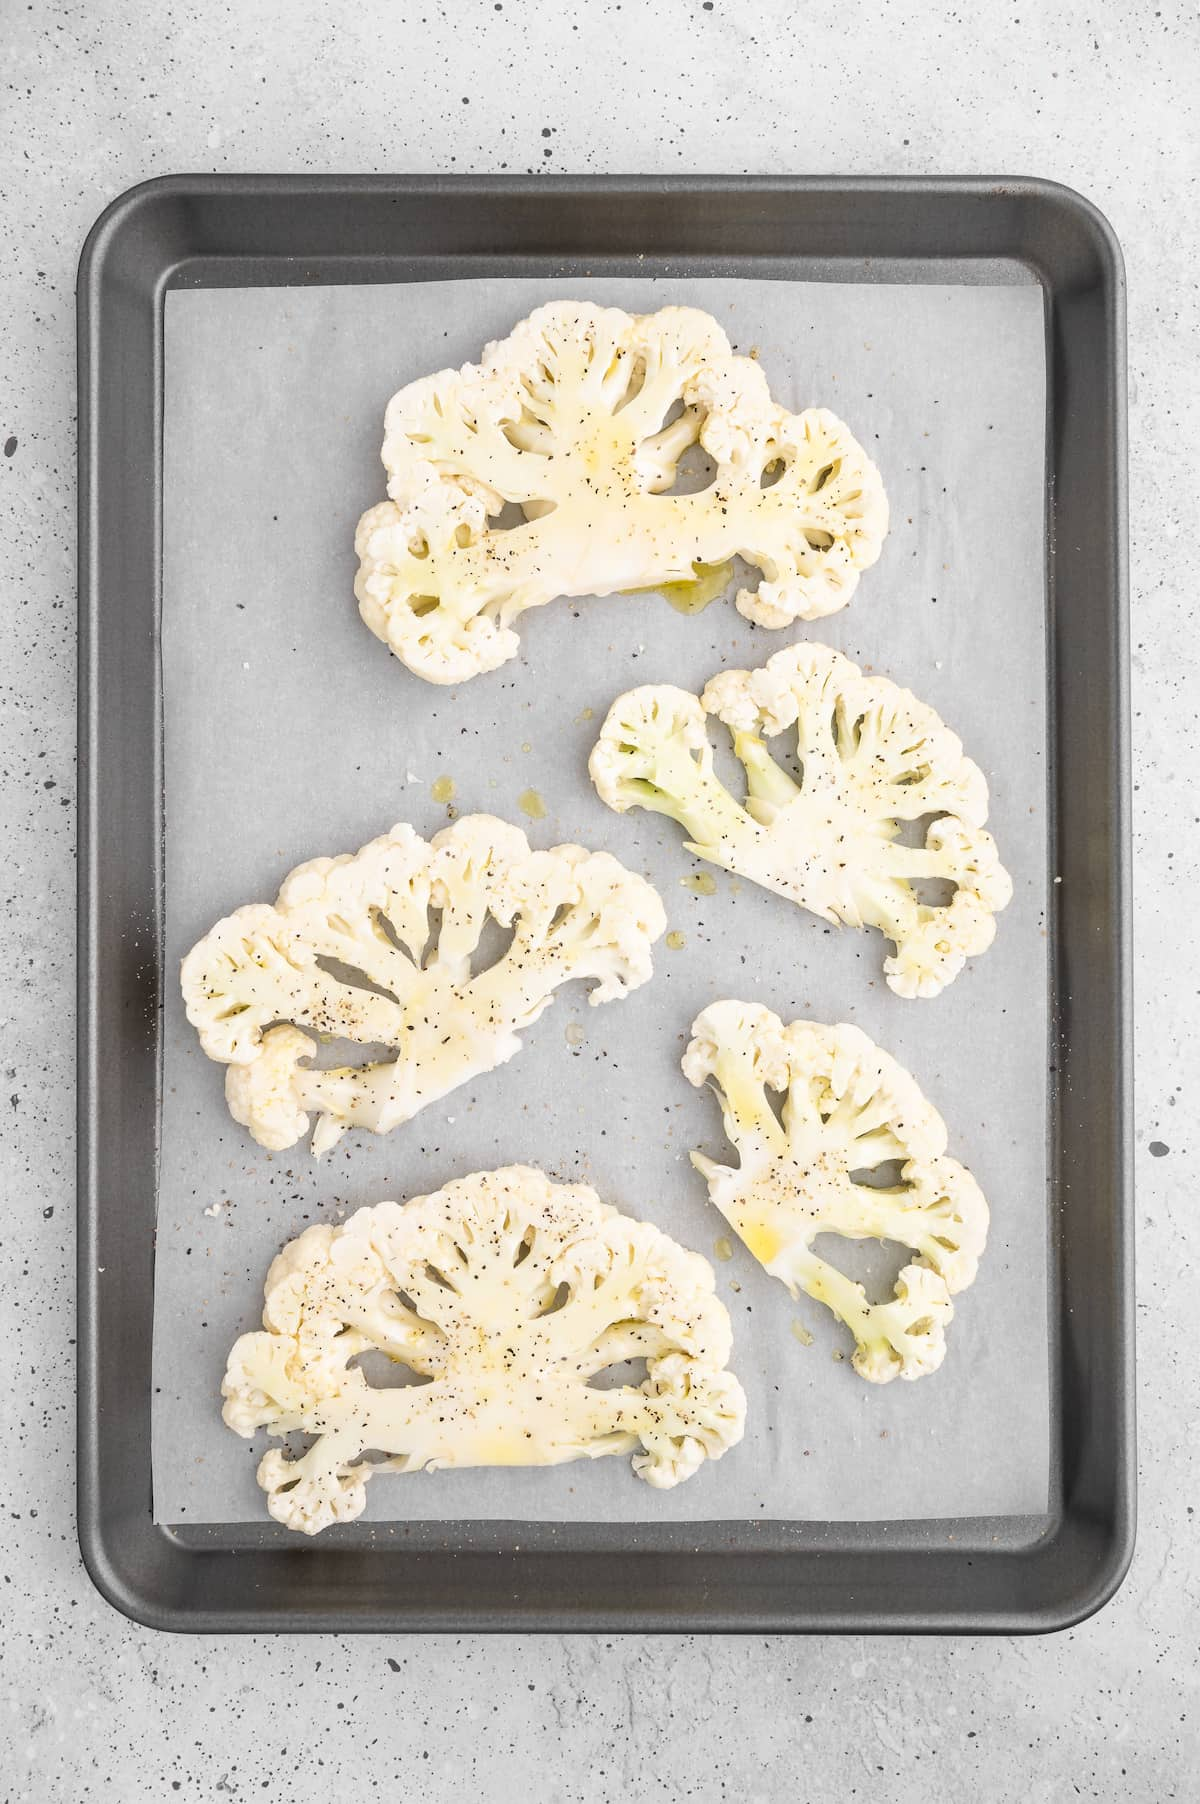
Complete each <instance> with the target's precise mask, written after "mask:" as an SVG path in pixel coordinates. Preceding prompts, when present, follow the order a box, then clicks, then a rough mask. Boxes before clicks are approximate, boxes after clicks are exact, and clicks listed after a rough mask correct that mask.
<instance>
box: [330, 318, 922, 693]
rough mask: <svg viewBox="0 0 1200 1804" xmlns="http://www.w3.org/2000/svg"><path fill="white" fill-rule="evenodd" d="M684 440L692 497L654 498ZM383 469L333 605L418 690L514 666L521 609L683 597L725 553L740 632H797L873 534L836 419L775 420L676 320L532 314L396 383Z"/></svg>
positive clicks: (850, 444) (883, 521)
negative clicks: (698, 466) (703, 483)
mask: <svg viewBox="0 0 1200 1804" xmlns="http://www.w3.org/2000/svg"><path fill="white" fill-rule="evenodd" d="M696 445H699V446H700V448H701V449H702V451H703V452H705V453H706V454H707V456H708V457H709V458H710V459H711V460H712V462H713V463H714V464H715V466H716V474H715V476H714V477H713V479H712V482H711V485H710V486H709V487H708V488H706V489H704V490H703V491H701V492H697V493H690V494H679V493H677V494H668V493H667V492H666V491H668V490H670V489H671V488H672V485H673V484H674V483H675V481H676V476H677V471H678V466H679V460H680V458H681V457H683V455H684V453H685V452H687V451H689V450H690V449H691V447H693V446H696ZM383 462H384V465H385V466H386V469H387V472H388V494H389V495H390V497H391V499H390V501H386V502H384V503H382V504H381V505H380V506H378V507H373V508H371V509H370V511H369V512H368V513H366V514H364V515H363V517H362V520H361V521H360V523H359V527H358V535H357V539H356V550H357V552H358V556H359V559H360V568H359V572H358V577H357V581H356V584H355V592H356V594H357V596H358V600H359V605H360V608H361V612H362V617H363V619H364V620H365V621H366V623H367V625H368V626H369V627H370V628H371V631H372V632H373V633H375V634H377V635H378V637H379V638H380V639H382V640H383V641H384V643H385V644H386V645H389V646H390V647H391V649H392V650H393V651H394V652H395V653H396V655H397V657H399V658H401V659H403V661H404V663H405V664H407V665H408V667H409V669H410V670H414V671H416V673H417V674H418V676H422V677H425V678H427V679H428V680H429V681H430V682H433V683H458V682H462V681H465V680H466V678H468V677H472V676H476V675H478V674H479V673H480V672H482V671H486V670H495V669H496V667H497V666H498V665H500V664H503V663H504V662H505V661H506V660H507V659H509V658H512V657H515V655H516V653H517V650H518V640H517V635H516V633H515V632H514V631H513V623H514V622H515V621H516V620H517V619H518V617H519V616H520V615H521V614H523V613H524V612H525V610H526V609H527V608H537V607H541V606H542V605H543V604H544V603H545V602H548V601H553V600H554V598H555V597H556V596H580V595H611V594H613V593H614V592H616V591H627V590H636V589H642V588H647V587H654V588H658V587H662V586H663V585H675V584H679V583H687V582H691V581H694V580H695V579H696V576H697V568H696V567H697V566H698V565H717V564H722V563H724V562H725V561H726V560H728V559H730V558H732V557H734V556H735V555H740V556H741V557H742V558H744V559H745V560H746V562H747V563H749V564H752V565H754V566H755V567H756V568H757V569H758V570H760V571H761V572H762V577H763V580H762V583H761V584H760V586H759V588H758V589H757V591H750V590H743V591H742V593H741V594H739V596H738V598H737V605H738V607H739V608H740V609H741V611H742V613H743V614H745V615H746V616H747V617H748V618H749V619H751V620H756V621H758V622H759V623H760V624H761V625H764V626H785V625H787V624H788V623H789V622H790V621H793V620H815V619H816V618H818V616H820V615H822V614H828V613H831V612H832V611H833V610H834V609H835V608H840V607H843V606H844V605H845V603H846V602H847V601H849V599H850V597H851V595H852V593H853V591H854V588H855V585H856V584H857V582H858V576H859V572H860V571H861V570H865V569H866V568H867V567H868V566H869V565H871V564H873V563H874V562H875V560H876V558H877V557H878V556H879V551H880V547H881V545H882V543H883V538H884V534H885V533H886V531H887V500H886V498H885V496H884V492H883V487H882V484H881V482H880V478H879V473H878V471H877V470H876V469H875V466H874V465H873V464H872V463H871V462H870V460H869V459H868V457H867V456H866V454H865V452H864V451H863V449H862V447H861V446H860V445H859V444H857V443H856V442H855V440H854V439H853V438H852V437H851V435H850V433H849V432H848V431H847V429H846V427H845V426H844V425H843V424H842V422H841V421H840V420H838V419H836V418H835V417H834V415H833V414H831V413H828V412H826V411H825V410H824V409H823V408H811V409H809V410H808V411H806V412H804V413H800V414H791V413H788V412H786V411H785V410H784V409H783V408H782V407H779V406H777V405H776V403H775V402H773V401H772V399H771V396H770V393H769V391H768V388H767V382H766V377H765V376H764V375H763V372H762V370H761V369H760V368H759V366H758V364H757V363H754V362H752V361H751V360H750V359H749V358H746V357H735V356H734V355H733V352H732V351H731V349H730V346H729V341H728V339H727V338H726V336H725V334H724V333H723V332H722V330H721V328H720V327H719V326H718V325H717V323H716V321H715V320H714V319H712V318H710V316H709V315H708V314H707V313H701V312H698V311H697V310H695V309H694V308H689V307H664V308H663V309H662V311H661V312H659V313H651V314H643V315H638V316H631V315H629V314H627V313H622V312H621V311H620V310H619V309H618V308H615V307H595V306H592V305H590V304H588V303H586V302H581V301H557V302H553V303H551V304H550V305H549V306H545V307H540V308H539V309H538V310H537V312H536V313H533V314H531V315H530V317H529V318H528V319H525V320H522V321H521V322H520V323H519V324H518V325H517V326H515V327H514V328H513V331H512V332H511V333H510V335H509V336H508V337H507V338H505V339H501V340H500V341H499V342H498V343H496V344H492V345H489V346H488V347H487V349H486V350H485V352H484V355H483V360H482V362H481V363H478V364H467V365H465V366H464V367H463V368H462V369H461V370H442V371H440V372H439V373H438V374H437V375H434V376H427V377H424V378H423V379H422V380H421V381H419V382H413V383H410V384H409V386H408V387H407V388H403V389H401V390H400V392H399V394H397V395H395V396H394V397H393V399H392V401H391V402H390V404H389V406H388V410H387V419H386V425H385V438H384V445H383ZM505 508H513V509H515V510H517V511H518V513H519V516H520V517H519V519H518V521H517V523H515V524H510V523H508V522H507V521H504V522H502V521H501V520H500V518H499V516H500V515H501V513H502V511H503V510H504V509H505Z"/></svg>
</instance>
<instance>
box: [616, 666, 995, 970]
mask: <svg viewBox="0 0 1200 1804" xmlns="http://www.w3.org/2000/svg"><path fill="white" fill-rule="evenodd" d="M709 714H715V715H716V716H717V717H718V718H719V719H720V720H722V721H724V723H725V724H726V726H727V727H729V729H730V731H731V733H732V737H733V749H734V752H735V753H736V755H737V757H738V759H739V760H740V762H741V763H742V765H743V766H744V768H745V772H746V789H747V795H746V802H745V806H744V807H743V806H741V805H739V804H738V803H737V802H735V801H734V799H733V797H732V796H731V795H730V794H729V792H728V790H727V789H726V788H725V786H724V785H723V783H722V782H721V780H720V778H719V777H718V776H717V775H716V772H715V770H714V768H713V753H712V747H711V745H710V743H709V740H708V733H707V723H706V718H705V717H706V715H709ZM789 730H794V734H795V737H794V740H793V741H792V744H793V746H794V750H795V774H794V775H793V774H792V773H791V772H789V771H788V770H785V769H784V767H783V765H782V764H781V763H779V762H777V760H776V759H775V758H774V757H772V755H771V753H770V751H768V749H767V746H766V744H765V743H764V738H774V737H775V736H776V735H779V734H782V733H785V732H788V731H789ZM589 769H590V771H591V775H592V781H593V782H594V783H595V785H596V788H597V790H598V792H599V794H600V796H601V798H602V800H604V801H605V802H607V803H608V806H609V807H610V808H615V809H616V810H617V811H618V813H623V812H624V811H625V810H626V809H628V808H649V809H652V810H654V811H655V812H657V813H659V814H668V815H670V816H671V817H672V819H674V820H677V821H678V822H679V823H680V825H681V826H682V827H684V828H685V829H686V831H687V833H688V834H689V836H690V837H689V843H688V846H687V850H688V851H689V852H693V853H695V855H696V856H697V857H699V858H706V859H708V860H709V861H710V862H711V863H712V864H717V865H720V866H721V867H722V868H723V869H725V870H727V871H735V872H737V873H738V874H739V875H740V876H743V877H747V878H749V879H750V880H751V881H752V882H754V883H759V884H761V885H762V886H763V887H764V888H765V889H769V890H774V891H776V893H777V894H779V895H781V896H787V897H788V898H789V899H790V900H791V901H793V902H797V903H799V905H800V907H801V908H807V909H810V910H811V911H812V912H813V914H816V915H820V916H821V918H822V919H823V920H826V921H840V922H842V923H843V924H844V925H846V926H848V927H878V928H880V929H881V930H882V932H883V933H884V935H885V936H886V937H887V938H888V939H890V940H891V941H892V942H893V944H894V945H895V948H896V951H895V954H894V955H893V956H892V957H891V958H889V959H887V960H886V961H885V963H884V967H883V968H884V971H885V973H886V975H887V981H888V984H889V986H890V988H891V989H893V990H894V991H895V992H896V994H897V995H898V996H908V997H913V996H936V995H937V994H938V992H939V991H940V990H942V989H944V988H945V986H946V985H947V984H948V983H950V982H951V981H952V980H953V979H954V978H955V977H957V976H958V973H959V972H960V971H961V970H962V968H963V965H964V964H965V962H966V960H967V959H968V958H970V957H973V956H974V955H975V954H976V953H980V952H984V951H986V950H987V948H988V947H989V946H990V945H991V943H992V940H993V938H994V937H995V931H996V924H995V920H994V918H993V916H994V914H995V912H996V911H997V910H998V909H1001V908H1003V907H1004V906H1005V904H1006V903H1007V902H1008V901H1009V899H1010V897H1011V895H1012V882H1011V880H1010V878H1009V876H1008V873H1007V871H1005V870H1004V868H1003V867H1002V866H1001V864H1000V861H999V857H998V855H997V852H996V844H995V841H994V840H993V839H992V836H991V834H990V833H988V832H986V831H985V829H984V826H983V823H984V821H985V820H986V819H987V804H988V793H987V783H986V781H985V779H984V776H983V773H982V771H981V770H980V769H979V768H978V766H977V765H975V764H973V763H972V762H971V760H970V759H969V758H967V757H965V756H964V755H963V749H962V744H961V742H960V741H959V739H958V738H957V736H956V735H955V734H954V733H952V732H951V731H950V729H949V727H947V726H945V725H944V724H943V723H942V721H941V720H940V719H939V718H938V716H937V715H936V714H935V713H934V711H933V709H932V708H930V707H927V706H926V705H925V703H924V702H919V701H918V700H917V698H916V697H915V696H914V695H912V694H910V692H909V691H908V690H907V689H901V688H899V687H898V686H897V685H896V684H895V683H892V682H889V681H888V679H887V678H886V677H878V676H864V675H863V674H862V672H861V671H860V670H859V669H858V667H857V665H855V664H852V663H851V662H850V660H849V658H845V657H843V656H842V655H841V653H840V652H836V651H831V650H830V649H829V647H828V646H825V645H815V644H800V645H793V646H790V647H789V648H788V649H787V650H786V651H781V652H776V654H775V656H774V657H773V658H769V659H768V660H767V662H766V664H764V665H763V666H762V667H761V669H758V670H727V671H723V672H722V673H721V675H719V676H716V677H714V678H713V680H712V681H711V682H710V683H709V684H708V686H707V688H706V689H705V691H704V694H703V695H702V696H701V697H700V699H699V700H697V698H696V697H695V696H694V695H692V694H690V693H689V692H688V691H687V690H685V689H676V688H673V687H671V686H670V685H667V684H661V685H657V686H648V687H646V688H642V689H631V690H630V691H629V692H628V693H627V694H625V695H622V696H620V697H618V699H617V700H616V701H615V702H614V703H613V705H612V707H611V709H610V710H609V714H608V718H607V720H606V721H605V723H604V726H603V728H602V730H601V733H600V738H599V740H598V741H597V743H596V745H595V746H594V748H593V750H592V755H591V760H590V763H589ZM928 817H931V818H929V824H928V826H927V828H926V829H925V831H924V844H923V845H919V846H914V845H908V844H906V843H905V842H904V840H903V839H902V837H901V833H902V828H903V825H904V823H906V822H913V821H922V820H925V819H926V818H928ZM928 879H941V880H943V881H948V882H949V883H951V884H953V885H954V886H955V888H954V893H953V895H952V897H951V899H950V900H949V901H948V902H947V901H942V900H938V899H935V900H932V901H927V900H923V899H922V898H921V896H920V894H919V893H918V891H917V889H916V888H915V887H914V886H915V885H917V884H919V883H922V882H923V881H925V880H928Z"/></svg>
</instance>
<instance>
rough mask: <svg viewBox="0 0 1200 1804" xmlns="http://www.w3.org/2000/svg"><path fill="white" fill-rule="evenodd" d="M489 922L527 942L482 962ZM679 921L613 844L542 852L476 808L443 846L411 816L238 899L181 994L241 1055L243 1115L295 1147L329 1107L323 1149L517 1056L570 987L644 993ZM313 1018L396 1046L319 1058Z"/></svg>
mask: <svg viewBox="0 0 1200 1804" xmlns="http://www.w3.org/2000/svg"><path fill="white" fill-rule="evenodd" d="M431 910H434V911H438V915H439V920H438V925H437V928H436V931H435V927H434V922H433V918H432V916H431ZM489 921H494V922H497V923H499V925H500V926H501V927H502V928H507V929H511V931H512V940H511V943H510V945H509V947H508V950H507V951H506V952H505V953H504V955H503V956H502V957H501V958H500V959H499V960H498V962H495V963H492V964H490V965H488V964H486V963H483V965H482V968H473V967H475V966H478V965H480V963H481V960H480V958H479V957H478V954H479V952H480V941H481V938H482V936H483V933H484V930H485V928H486V927H487V925H488V923H489ZM665 926H666V917H665V915H664V912H663V906H662V903H661V901H660V900H659V897H658V894H657V892H656V891H655V890H654V889H652V888H651V886H650V884H648V883H647V882H646V881H645V879H644V878H642V877H639V876H636V875H635V874H634V873H633V872H632V871H628V870H626V869H625V867H624V865H622V864H620V863H618V861H617V860H616V859H615V858H613V857H611V856H610V855H609V854H608V853H607V852H588V851H585V850H584V848H583V847H582V846H570V845H567V846H555V847H554V848H553V849H552V850H551V851H546V852H537V851H533V850H532V849H531V847H530V844H529V841H528V840H527V839H526V837H525V835H524V834H523V833H522V832H521V830H520V828H519V827H514V826H511V825H509V824H508V823H507V822H505V821H501V820H497V819H495V818H494V817H493V816H491V815H486V814H478V815H468V816H465V817H464V818H463V819H462V820H458V821H455V822H454V824H453V825H452V826H450V827H447V828H446V829H445V830H444V831H443V832H441V833H439V834H437V836H436V837H435V838H434V839H433V840H432V841H429V842H426V841H425V840H423V839H421V838H419V837H418V835H417V834H416V833H415V832H414V831H413V829H412V828H411V827H408V826H397V827H393V829H392V831H391V832H390V833H388V834H385V835H384V836H383V838H381V839H376V840H373V841H372V842H371V844H370V845H368V846H364V847H363V849H362V850H361V851H360V852H357V853H355V854H354V855H353V856H351V855H349V854H345V855H343V856H341V857H338V858H316V859H314V860H313V861H312V862H311V863H309V864H302V865H300V866H299V867H298V868H297V869H296V870H294V871H293V872H292V873H291V875H290V876H289V877H287V878H286V879H285V881H284V884H283V887H282V888H281V890H280V892H279V896H278V899H277V901H276V902H275V904H274V906H267V905H266V904H252V905H250V906H249V907H246V908H239V909H237V910H236V911H235V912H234V913H233V914H231V915H228V916H227V917H226V918H225V919H224V920H223V921H218V923H217V925H216V926H215V927H214V928H213V929H212V931H211V932H210V933H209V934H207V935H206V936H205V938H204V939H202V940H201V941H200V943H199V944H198V945H197V946H195V947H194V948H193V949H192V951H191V952H190V953H189V954H188V956H187V957H186V958H185V959H184V961H183V971H182V984H183V995H184V1000H185V1002H186V1004H187V1013H188V1019H189V1021H190V1022H191V1023H192V1025H193V1027H195V1028H196V1029H197V1031H198V1033H199V1035H200V1043H201V1045H202V1047H203V1049H204V1051H205V1052H206V1053H207V1054H208V1056H209V1058H212V1059H217V1060H219V1061H220V1062H221V1063H223V1064H226V1065H228V1067H229V1069H228V1072H227V1074H226V1083H225V1093H226V1098H227V1100H228V1103H229V1107H230V1111H231V1113H232V1114H233V1116H234V1118H235V1120H237V1121H239V1122H241V1123H242V1124H243V1125H244V1126H246V1127H248V1128H249V1129H250V1132H251V1133H252V1134H253V1136H254V1138H255V1139H256V1140H257V1141H258V1143H259V1145H260V1146H265V1147H267V1148H269V1149H270V1150H272V1151H282V1150H283V1149H284V1148H285V1147H289V1146H292V1145H294V1144H295V1142H296V1141H297V1140H299V1139H301V1138H302V1137H303V1135H304V1134H305V1133H307V1131H308V1127H309V1114H310V1112H315V1113H316V1114H317V1116H318V1120H317V1125H316V1128H315V1130H314V1133H313V1140H312V1150H313V1152H314V1153H316V1154H320V1153H322V1152H325V1151H327V1150H328V1149H329V1148H330V1147H331V1146H333V1145H334V1144H335V1143H336V1141H337V1140H338V1139H339V1138H340V1137H341V1135H342V1134H343V1133H344V1132H345V1131H346V1129H347V1128H350V1127H359V1128H367V1129H370V1130H371V1131H372V1132H373V1133H376V1134H386V1133H388V1132H390V1130H391V1129H392V1128H394V1127H397V1126H398V1125H399V1124H400V1123H401V1122H404V1121H408V1120H409V1119H410V1117H411V1116H413V1115H415V1114H416V1113H417V1111H418V1109H422V1108H424V1107H425V1106H426V1104H428V1103H431V1102H436V1101H437V1100H438V1099H439V1098H440V1097H443V1096H445V1095H447V1094H448V1093H449V1092H450V1091H451V1090H454V1089H456V1088H457V1087H458V1085H460V1084H465V1083H469V1082H470V1081H471V1080H472V1079H473V1078H475V1077H477V1076H478V1075H480V1074H481V1073H482V1072H485V1071H491V1070H494V1069H495V1067H496V1066H498V1065H502V1064H504V1063H505V1062H506V1060H508V1059H510V1058H512V1056H513V1054H514V1053H516V1052H518V1051H519V1050H520V1045H521V1041H520V1033H521V1030H522V1028H525V1027H528V1026H529V1025H530V1024H531V1023H532V1022H534V1021H536V1020H537V1018H538V1016H539V1015H540V1014H541V1013H542V1012H543V1010H544V1009H546V1008H548V1007H549V1005H550V1003H551V1002H552V1001H553V998H554V992H555V990H556V989H557V987H558V985H559V984H561V983H566V982H568V981H569V980H571V979H574V978H582V979H585V980H587V979H590V980H591V981H592V984H593V988H592V990H591V993H590V995H589V997H588V1001H589V1002H591V1003H600V1002H609V1001H612V1000H613V999H614V998H616V997H620V996H624V995H625V994H626V993H627V992H628V991H629V990H632V989H636V988H637V986H638V985H639V984H643V983H645V982H646V980H647V978H648V977H649V976H650V974H651V968H652V967H651V958H650V948H651V946H652V944H653V943H654V941H655V940H656V939H658V937H659V936H660V934H661V933H662V932H663V929H664V928H665ZM304 1028H307V1029H309V1030H310V1032H311V1033H316V1034H321V1035H323V1036H325V1037H326V1038H330V1039H343V1040H349V1041H352V1042H357V1043H358V1044H360V1045H364V1046H375V1045H382V1046H384V1047H391V1048H393V1049H394V1051H395V1057H394V1058H392V1059H387V1060H382V1061H379V1062H377V1063H367V1064H362V1065H353V1066H344V1067H341V1068H338V1069H329V1070H319V1069H316V1068H314V1067H312V1066H311V1065H309V1064H307V1063H306V1062H305V1061H307V1060H310V1059H311V1058H312V1057H313V1056H314V1055H315V1054H316V1052H317V1042H316V1040H314V1039H312V1038H310V1035H309V1033H305V1032H303V1031H301V1030H302V1029H304Z"/></svg>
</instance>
